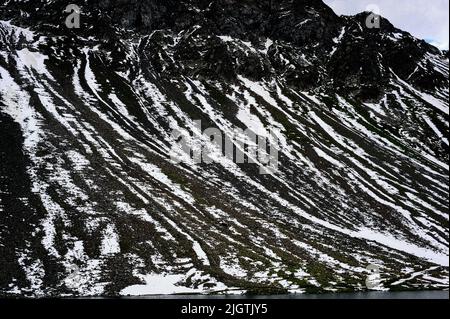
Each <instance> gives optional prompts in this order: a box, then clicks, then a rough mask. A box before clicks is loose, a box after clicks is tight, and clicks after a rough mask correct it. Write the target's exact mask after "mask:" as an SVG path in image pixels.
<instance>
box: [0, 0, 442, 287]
mask: <svg viewBox="0 0 450 319" xmlns="http://www.w3.org/2000/svg"><path fill="white" fill-rule="evenodd" d="M67 4H68V3H67V1H62V0H57V1H49V2H35V1H20V0H10V1H5V0H3V1H2V0H0V133H1V134H0V165H1V166H0V295H8V296H10V295H28V296H59V295H62V294H67V295H82V296H85V295H119V294H122V295H123V294H135V293H136V291H144V292H145V293H149V294H159V293H170V292H180V290H182V292H188V293H191V292H220V291H228V290H231V289H238V290H242V291H247V292H257V293H266V294H269V293H276V292H286V291H297V292H298V291H302V292H325V291H330V290H332V291H334V290H337V291H360V290H362V289H365V288H364V286H363V285H364V280H365V276H366V275H367V273H366V272H365V268H366V266H367V265H368V264H376V265H380V266H381V267H380V269H381V271H382V272H383V277H384V278H387V280H386V282H385V286H386V287H388V288H392V289H421V290H423V289H444V288H448V236H449V231H448V207H447V206H448V176H449V170H448V160H449V154H448V151H449V147H448V139H447V135H448V131H449V125H448V89H449V82H448V51H446V52H441V51H439V50H438V49H436V48H435V47H433V46H431V45H429V44H427V43H426V42H424V41H421V40H418V39H416V38H414V37H412V36H411V35H410V34H408V33H406V32H403V31H401V30H398V29H396V28H395V27H394V26H393V25H392V24H391V23H390V22H389V21H387V20H385V19H383V18H381V24H380V26H381V27H380V29H373V28H372V29H371V28H368V27H367V26H366V19H367V16H368V13H361V14H358V15H356V16H348V17H340V16H337V15H336V14H335V13H334V12H333V11H332V10H331V9H330V8H329V7H327V6H326V5H325V4H324V3H323V2H322V1H318V0H267V1H256V0H181V1H175V0H144V1H137V0H117V1H112V0H100V1H94V0H84V1H81V0H80V1H79V2H78V3H77V4H78V5H79V6H80V7H81V9H82V15H81V28H79V29H69V28H67V27H66V26H65V24H64V23H65V18H66V16H67V15H68V13H64V9H65V7H66V5H67ZM196 120H201V121H202V123H201V127H202V128H203V129H206V128H216V129H218V130H219V131H220V132H222V133H223V134H225V135H228V134H231V133H232V131H231V130H232V128H241V129H246V128H248V129H250V130H252V131H254V132H255V133H258V134H262V135H264V134H267V135H268V131H269V130H273V131H276V132H278V133H277V134H276V135H277V137H278V138H277V144H278V148H279V149H280V150H279V161H278V162H279V163H278V164H279V169H278V171H276V172H274V173H273V174H269V175H261V174H259V169H258V165H253V164H251V163H244V164H235V163H233V161H230V160H229V158H226V157H220V156H219V160H218V161H217V162H214V163H203V164H201V165H197V164H196V163H194V162H193V161H192V159H191V158H189V159H187V160H186V161H184V162H182V163H181V164H176V163H174V162H173V161H172V160H170V158H171V155H172V154H173V149H172V146H173V145H174V144H176V141H177V140H176V138H175V137H173V136H172V133H173V132H172V129H173V128H174V127H175V128H177V129H180V130H185V131H186V132H188V133H192V134H193V133H198V132H197V131H196V130H197V128H196V124H195V122H194V121H196ZM186 134H187V133H186ZM238 142H239V141H235V145H234V147H235V148H236V149H235V150H234V151H236V152H237V148H238V147H239V143H238ZM203 143H204V144H206V145H207V146H209V147H214V145H213V143H212V142H211V140H209V139H205V140H204V141H203ZM215 155H217V154H215ZM248 156H249V155H247V157H248ZM188 157H189V156H188ZM247 159H248V158H247ZM158 276H164V278H165V281H166V283H167V285H168V286H170V285H171V283H172V281H173V285H172V286H173V287H171V289H172V290H173V291H172V290H171V291H161V290H158V287H159V286H158V285H157V284H155V282H156V283H157V282H158V279H161V278H160V277H158ZM155 278H156V279H155ZM443 282H444V283H443ZM136 285H137V286H136Z"/></svg>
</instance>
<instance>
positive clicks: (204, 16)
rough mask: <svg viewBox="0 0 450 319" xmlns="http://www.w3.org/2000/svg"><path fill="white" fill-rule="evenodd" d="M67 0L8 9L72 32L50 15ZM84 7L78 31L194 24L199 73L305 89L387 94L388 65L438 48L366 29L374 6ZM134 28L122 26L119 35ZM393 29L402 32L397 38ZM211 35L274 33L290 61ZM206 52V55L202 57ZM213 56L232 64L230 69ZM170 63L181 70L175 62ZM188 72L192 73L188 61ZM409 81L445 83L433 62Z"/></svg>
mask: <svg viewBox="0 0 450 319" xmlns="http://www.w3.org/2000/svg"><path fill="white" fill-rule="evenodd" d="M13 3H16V5H13ZM65 4H66V3H65V2H64V1H54V2H52V3H50V4H45V3H44V4H39V5H38V6H40V8H39V10H36V8H35V6H34V5H30V4H29V3H27V2H26V3H22V2H21V1H11V2H10V3H9V5H8V7H7V8H6V12H5V13H4V15H5V17H12V18H14V19H16V21H17V20H18V21H22V22H23V23H28V24H30V25H40V24H42V25H43V27H44V28H46V27H48V26H47V25H45V26H44V24H47V22H51V23H53V25H54V26H55V27H56V29H55V30H53V31H54V32H55V33H56V34H59V33H60V32H63V33H67V29H64V28H61V24H62V22H63V21H61V19H60V20H59V21H58V20H55V18H56V17H54V16H53V17H51V16H49V12H52V11H62V10H63V8H64V5H65ZM80 5H81V4H80ZM30 6H31V7H30ZM81 6H82V7H83V10H84V12H85V13H86V16H83V20H84V21H83V23H84V28H82V29H81V30H79V31H75V33H76V34H79V33H81V34H83V33H86V32H87V34H92V33H96V34H97V35H101V36H103V37H105V39H108V38H109V39H111V37H112V39H113V41H116V40H118V39H115V38H114V34H116V30H115V28H116V27H121V28H124V29H126V30H130V32H131V34H132V33H134V32H138V33H140V34H151V33H152V32H155V31H157V30H165V32H169V31H170V32H171V33H172V34H177V33H179V32H182V31H183V30H193V32H192V33H190V34H189V37H194V36H196V37H202V40H201V41H189V39H185V40H184V41H182V42H181V43H179V44H177V45H176V47H175V48H174V51H176V52H174V54H175V55H176V57H177V61H179V62H181V64H186V63H193V64H194V65H201V66H202V67H201V69H202V70H201V71H199V70H197V71H196V73H198V74H201V75H202V76H207V75H208V74H209V75H210V76H212V77H217V76H218V75H221V76H223V77H226V78H229V77H230V76H232V74H233V73H234V74H236V70H238V69H239V70H243V71H244V72H246V75H248V76H250V77H252V78H253V79H261V78H263V77H265V76H267V74H271V73H274V74H286V77H287V79H289V80H290V83H292V84H295V85H297V86H298V87H299V88H301V89H317V88H318V87H329V85H330V84H331V86H332V87H331V89H332V90H339V91H341V92H343V93H344V92H345V93H346V94H352V95H355V96H359V97H360V98H363V99H364V98H366V99H372V98H377V97H380V96H381V95H382V92H383V90H384V86H385V84H386V81H389V77H390V69H392V70H393V71H394V72H395V73H396V74H397V75H398V76H400V77H401V78H406V77H408V76H409V75H410V74H411V73H413V72H414V70H415V67H416V65H417V64H418V63H419V62H420V61H421V60H422V59H424V57H425V54H426V53H427V52H432V53H434V54H441V53H440V52H437V51H436V48H433V47H432V46H430V45H429V44H427V43H425V42H423V41H419V40H417V39H414V38H413V37H411V36H410V35H409V34H407V33H405V32H402V31H401V30H398V29H396V28H394V26H393V25H392V24H391V23H390V22H389V21H387V20H386V19H383V18H382V19H381V23H380V27H381V28H380V29H369V28H367V27H365V23H366V19H367V15H368V14H369V13H362V14H359V15H356V16H354V17H346V18H341V17H338V16H337V15H336V14H335V13H334V12H333V11H332V10H331V9H330V8H329V7H327V6H326V5H325V4H324V3H323V2H322V1H312V0H311V1H300V0H298V1H294V0H282V1H281V0H280V1H275V0H274V1H251V0H246V1H240V0H215V1H203V0H198V1H194V0H192V1H162V0H161V1H154V0H152V1H135V0H131V1H126V0H123V1H109V0H103V1H84V3H83V4H82V5H81ZM19 10H23V11H24V12H27V17H22V18H18V17H19V14H18V11H19ZM63 17H64V16H63ZM194 29H195V31H194ZM342 30H344V31H345V34H344V35H343V38H342V39H341V40H342V41H340V43H339V44H338V45H336V44H335V43H334V41H335V40H336V38H337V37H338V36H339V34H340V32H341V31H342ZM131 34H128V35H125V34H122V33H121V34H120V36H119V37H123V36H125V37H127V36H131ZM393 34H396V35H398V36H399V38H398V39H395V37H393V36H392V35H393ZM213 35H218V36H219V35H220V36H231V37H234V38H238V39H241V40H243V41H249V42H251V43H252V44H254V45H256V46H259V47H263V45H264V43H263V41H264V39H266V38H270V39H272V40H275V41H277V43H276V44H275V45H274V46H275V47H274V48H272V49H273V50H276V52H279V50H284V51H286V52H285V55H286V56H287V57H288V65H285V64H283V63H280V61H276V60H275V61H267V57H261V56H260V55H259V54H256V55H255V54H254V53H250V57H249V56H248V55H247V54H246V57H245V58H243V57H241V59H237V57H236V56H235V55H236V52H234V53H233V52H227V53H224V51H228V50H229V49H227V48H225V46H226V44H224V43H218V40H217V38H215V37H213ZM194 42H195V43H194ZM152 45H155V46H158V45H160V43H152ZM283 46H284V49H283ZM334 47H336V50H335V49H334ZM231 50H233V49H232V48H231ZM201 52H207V54H206V55H205V56H203V54H201ZM331 52H333V54H332V55H330V53H331ZM186 53H187V54H186ZM224 55H225V56H224ZM277 57H278V56H277V55H276V56H275V58H277ZM179 59H181V60H179ZM204 59H206V61H204ZM208 59H209V62H208ZM211 61H221V62H220V63H227V64H228V67H227V68H226V70H227V72H223V71H224V70H225V69H224V68H223V67H220V66H219V67H217V66H216V65H215V63H211ZM226 61H228V62H226ZM233 61H234V62H233ZM237 61H239V63H242V65H238V64H237V63H238V62H237ZM305 61H309V62H308V63H306V62H305ZM269 63H270V65H269ZM170 68H171V69H176V66H175V65H172V66H171V67H170ZM245 70H247V71H245ZM187 71H188V72H189V73H188V74H190V75H192V70H191V68H187ZM330 80H331V81H330ZM412 80H413V83H414V84H415V85H417V86H418V87H420V88H422V89H424V90H433V89H435V88H437V87H440V86H445V85H446V84H447V82H448V81H447V79H446V78H444V77H443V76H442V74H440V73H439V72H436V71H435V70H434V69H433V68H432V67H425V68H423V69H420V70H419V72H417V73H415V74H414V76H413V78H412Z"/></svg>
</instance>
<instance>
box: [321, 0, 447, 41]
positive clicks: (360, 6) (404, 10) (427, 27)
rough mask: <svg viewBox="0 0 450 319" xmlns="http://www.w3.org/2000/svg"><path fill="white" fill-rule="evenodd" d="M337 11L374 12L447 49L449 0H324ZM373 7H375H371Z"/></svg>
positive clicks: (395, 24) (344, 12)
mask: <svg viewBox="0 0 450 319" xmlns="http://www.w3.org/2000/svg"><path fill="white" fill-rule="evenodd" d="M324 2H325V3H326V4H328V5H329V6H330V7H331V8H333V9H334V11H335V12H336V13H337V14H345V15H350V14H356V13H359V12H362V11H366V10H367V11H372V12H375V13H378V12H376V11H375V8H374V5H375V6H377V7H378V8H379V11H380V12H379V14H381V15H382V16H383V17H385V18H387V19H388V20H389V21H391V23H392V24H393V25H394V26H396V27H397V28H399V29H402V30H404V31H407V32H409V33H411V34H412V35H414V36H416V37H418V38H420V39H424V40H426V41H428V42H430V43H432V44H433V45H435V46H437V47H438V48H440V49H446V50H448V38H449V22H448V17H449V0H394V1H392V0H324ZM372 8H373V9H372Z"/></svg>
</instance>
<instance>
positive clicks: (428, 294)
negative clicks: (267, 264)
mask: <svg viewBox="0 0 450 319" xmlns="http://www.w3.org/2000/svg"><path fill="white" fill-rule="evenodd" d="M139 299H231V300H232V299H449V292H448V291H398V292H397V291H396V292H389V291H388V292H378V291H371V292H355V293H335V294H333V293H330V294H317V295H313V294H290V295H275V296H272V295H271V296H242V295H230V296H205V295H170V296H143V297H139Z"/></svg>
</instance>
